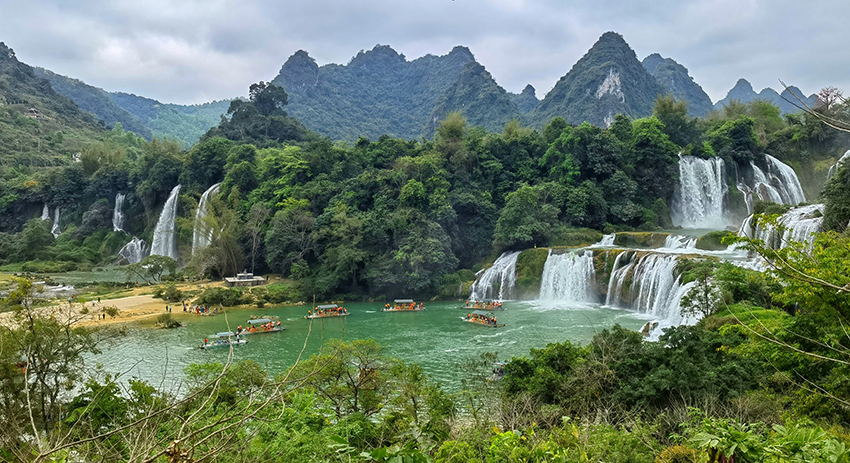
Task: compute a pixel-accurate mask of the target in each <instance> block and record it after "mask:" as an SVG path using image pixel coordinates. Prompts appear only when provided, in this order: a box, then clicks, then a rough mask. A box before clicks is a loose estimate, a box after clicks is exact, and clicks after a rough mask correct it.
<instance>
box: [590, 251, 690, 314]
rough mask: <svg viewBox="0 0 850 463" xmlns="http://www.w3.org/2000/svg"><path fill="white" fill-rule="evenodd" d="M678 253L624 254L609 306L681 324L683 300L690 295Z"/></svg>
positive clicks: (616, 265)
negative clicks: (685, 284)
mask: <svg viewBox="0 0 850 463" xmlns="http://www.w3.org/2000/svg"><path fill="white" fill-rule="evenodd" d="M677 262H678V257H677V256H676V255H675V254H660V253H639V252H635V251H624V252H622V253H620V255H618V256H617V259H616V260H615V262H614V267H613V269H612V271H611V279H610V280H609V282H608V294H607V296H606V299H605V305H608V306H610V307H621V308H627V309H632V310H636V311H638V312H640V313H645V314H647V315H651V316H652V317H653V318H655V319H659V320H663V321H665V322H669V323H675V324H678V323H680V322H681V321H682V320H683V318H684V317H683V316H682V313H681V308H680V307H679V301H680V300H681V298H682V296H684V294H685V293H686V292H687V289H686V288H684V286H683V285H682V283H681V280H680V278H679V276H677V272H676V265H677Z"/></svg>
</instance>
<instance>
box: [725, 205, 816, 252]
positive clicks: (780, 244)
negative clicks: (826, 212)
mask: <svg viewBox="0 0 850 463" xmlns="http://www.w3.org/2000/svg"><path fill="white" fill-rule="evenodd" d="M823 208H824V205H823V204H812V205H809V206H802V207H795V208H794V209H791V210H790V211H788V212H786V213H784V214H782V215H781V216H779V218H778V219H777V222H778V223H779V224H781V225H783V226H784V228H785V230H784V231H783V233H782V235H781V236H780V234H779V231H778V230H776V229H775V228H774V227H773V226H771V225H768V224H763V223H758V224H756V225H755V226H753V216H752V215H750V216H749V217H747V218H746V220H744V223H742V224H741V229H740V230H739V231H738V234H739V235H741V236H747V237H749V238H752V239H759V240H762V241H763V242H764V244H765V246H767V247H769V248H771V249H782V248H785V247H787V246H788V244H789V242H791V241H796V242H798V243H804V244H805V245H806V246H811V244H812V243H813V242H814V236H813V233H817V232H819V231H820V230H821V224H823V217H822V214H823Z"/></svg>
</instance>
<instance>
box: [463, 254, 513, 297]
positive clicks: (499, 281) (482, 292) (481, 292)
mask: <svg viewBox="0 0 850 463" xmlns="http://www.w3.org/2000/svg"><path fill="white" fill-rule="evenodd" d="M517 257H519V251H514V252H505V253H503V254H502V255H501V256H499V258H498V259H496V262H493V266H492V267H490V268H488V269H487V270H485V271H483V272H479V274H480V276H479V277H478V278H476V279H475V283H473V284H472V286H470V287H469V300H471V301H482V300H491V299H495V300H500V301H506V300H511V299H515V298H516V260H517Z"/></svg>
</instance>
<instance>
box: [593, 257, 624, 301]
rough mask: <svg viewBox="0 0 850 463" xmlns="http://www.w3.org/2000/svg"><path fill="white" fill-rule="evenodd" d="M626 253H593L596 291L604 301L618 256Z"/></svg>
mask: <svg viewBox="0 0 850 463" xmlns="http://www.w3.org/2000/svg"><path fill="white" fill-rule="evenodd" d="M623 252H625V251H624V250H623V249H596V250H594V251H593V271H594V274H595V275H596V291H597V292H598V293H599V294H601V295H602V299H605V297H606V296H607V295H608V281H609V280H610V279H611V271H613V270H614V262H616V260H617V256H618V255H620V254H621V253H623Z"/></svg>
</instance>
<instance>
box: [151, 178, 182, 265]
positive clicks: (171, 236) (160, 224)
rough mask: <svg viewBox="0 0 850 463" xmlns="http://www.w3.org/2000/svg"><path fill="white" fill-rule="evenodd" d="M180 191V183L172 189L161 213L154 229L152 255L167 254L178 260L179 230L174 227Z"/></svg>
mask: <svg viewBox="0 0 850 463" xmlns="http://www.w3.org/2000/svg"><path fill="white" fill-rule="evenodd" d="M178 193H180V185H177V186H176V187H174V188H173V189H172V190H171V194H170V195H168V200H167V201H165V206H163V208H162V212H161V213H160V214H159V220H158V221H157V222H156V228H155V229H154V231H153V242H152V243H151V255H157V256H167V257H170V258H172V259H174V260H177V257H178V254H177V230H176V229H175V227H174V219H175V218H176V217H177V194H178Z"/></svg>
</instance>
